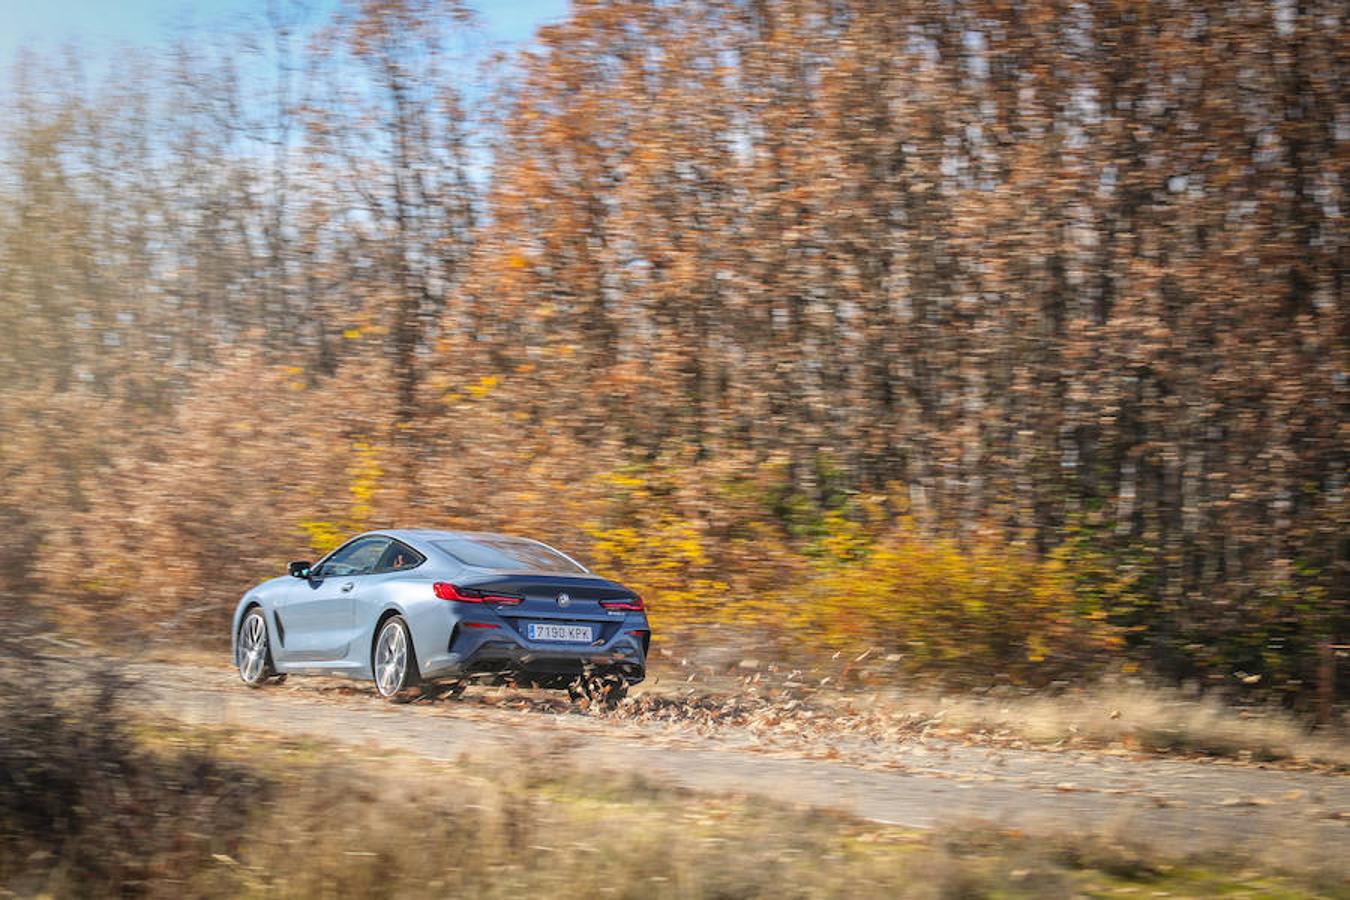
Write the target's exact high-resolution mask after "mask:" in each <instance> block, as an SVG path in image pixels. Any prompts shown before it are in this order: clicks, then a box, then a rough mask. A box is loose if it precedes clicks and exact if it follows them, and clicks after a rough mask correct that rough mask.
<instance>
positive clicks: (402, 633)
mask: <svg viewBox="0 0 1350 900" xmlns="http://www.w3.org/2000/svg"><path fill="white" fill-rule="evenodd" d="M371 669H372V670H373V672H374V674H375V690H377V691H379V693H380V696H381V697H384V698H385V699H386V700H398V699H402V698H403V696H404V695H405V692H406V691H407V690H408V689H409V688H411V687H415V686H416V685H417V683H418V681H420V680H421V679H420V677H419V675H418V672H417V657H416V656H415V655H414V654H413V646H412V637H411V635H409V633H408V623H407V622H405V621H404V619H403V617H402V616H390V617H389V618H388V619H387V620H385V623H384V624H383V625H381V626H380V633H379V635H378V636H377V637H376V638H375V649H374V651H373V652H372V653H371Z"/></svg>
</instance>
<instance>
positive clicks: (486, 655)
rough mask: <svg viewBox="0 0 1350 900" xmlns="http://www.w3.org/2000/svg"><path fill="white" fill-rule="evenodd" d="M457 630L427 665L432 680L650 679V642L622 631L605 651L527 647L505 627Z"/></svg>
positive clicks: (549, 683)
mask: <svg viewBox="0 0 1350 900" xmlns="http://www.w3.org/2000/svg"><path fill="white" fill-rule="evenodd" d="M477 631H478V630H477V629H472V628H456V629H455V630H454V631H453V632H452V633H451V635H450V641H449V643H448V645H447V647H446V652H445V653H444V654H437V655H436V656H434V657H432V658H431V659H428V660H426V661H425V662H424V663H423V665H422V667H421V668H422V673H421V674H422V676H423V677H424V678H426V679H428V680H442V681H448V680H453V679H456V678H467V677H470V676H485V677H486V678H487V680H489V681H515V682H520V683H525V684H537V685H539V686H540V687H561V686H563V685H565V684H567V683H568V682H570V681H572V680H573V679H575V678H576V677H577V676H579V675H583V674H588V673H594V672H604V673H614V674H618V675H620V676H622V677H623V679H624V680H625V681H627V682H629V683H630V684H637V683H638V682H640V681H642V680H643V679H644V678H646V675H647V659H646V652H645V650H646V647H645V643H646V642H645V641H644V640H643V639H642V638H639V637H638V636H636V635H631V634H627V633H621V634H618V635H615V636H614V638H613V639H612V640H610V641H609V642H608V643H606V644H605V645H603V646H601V647H587V648H585V649H577V648H575V647H574V648H561V647H560V648H552V647H550V648H541V647H539V646H537V645H529V644H526V643H524V642H523V641H522V640H521V639H520V638H518V637H517V636H516V635H515V634H513V633H512V632H511V631H509V630H508V629H505V628H501V629H491V630H484V631H483V632H482V633H477Z"/></svg>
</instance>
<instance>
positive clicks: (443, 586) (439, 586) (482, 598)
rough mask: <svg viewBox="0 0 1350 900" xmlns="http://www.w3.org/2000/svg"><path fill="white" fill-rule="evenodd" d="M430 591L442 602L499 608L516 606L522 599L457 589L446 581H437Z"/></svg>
mask: <svg viewBox="0 0 1350 900" xmlns="http://www.w3.org/2000/svg"><path fill="white" fill-rule="evenodd" d="M431 589H432V591H434V592H435V593H436V596H437V597H439V598H441V599H442V600H454V601H456V602H459V603H496V604H498V605H500V606H516V605H517V604H519V603H520V602H521V601H522V600H523V599H525V598H524V597H516V596H513V595H511V594H492V593H489V592H487V591H479V590H475V589H474V588H465V587H459V586H458V585H453V584H450V583H449V582H448V581H438V582H436V583H435V584H433V585H432V586H431Z"/></svg>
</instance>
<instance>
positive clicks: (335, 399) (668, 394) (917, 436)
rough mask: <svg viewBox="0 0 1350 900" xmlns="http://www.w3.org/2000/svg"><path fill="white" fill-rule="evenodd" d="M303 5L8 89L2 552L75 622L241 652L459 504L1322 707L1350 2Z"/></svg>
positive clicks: (931, 643)
mask: <svg viewBox="0 0 1350 900" xmlns="http://www.w3.org/2000/svg"><path fill="white" fill-rule="evenodd" d="M269 9H270V10H271V14H270V16H269V17H268V21H267V24H266V27H264V28H262V29H254V30H251V31H245V32H241V33H240V34H239V35H238V36H235V37H229V36H221V35H211V36H207V35H202V34H195V33H189V34H185V35H184V36H183V38H182V41H181V43H180V45H179V46H178V47H177V48H176V49H175V50H173V51H171V52H169V51H165V52H149V51H146V52H134V51H128V52H127V53H125V54H122V55H120V56H119V57H118V58H117V59H115V60H111V61H102V62H99V61H93V62H91V61H89V60H86V59H82V58H81V54H80V53H79V52H78V50H72V51H70V52H69V53H66V54H52V55H28V56H25V57H23V58H22V59H21V60H20V63H19V65H18V66H17V67H16V68H15V69H14V70H13V71H12V72H10V73H9V74H8V76H7V78H6V80H5V82H4V88H3V93H0V98H2V99H0V472H2V473H3V476H2V477H3V484H4V487H3V492H2V493H0V527H2V528H3V531H4V533H5V539H4V541H3V542H0V589H3V590H4V591H5V592H8V593H11V594H17V595H22V596H26V597H28V598H31V599H33V600H34V601H36V602H37V604H38V605H40V606H42V607H43V608H45V609H47V610H48V611H49V613H50V615H51V616H52V617H53V618H54V619H55V620H56V621H57V622H58V623H60V624H62V625H64V626H66V627H69V628H72V629H76V630H79V631H82V632H84V633H86V634H89V633H101V634H104V635H106V636H108V637H109V639H112V640H115V641H117V642H127V641H140V640H145V639H149V638H156V637H163V638H169V639H172V640H175V641H187V642H205V643H208V644H209V645H211V646H220V645H221V643H222V642H223V641H224V640H226V639H227V637H228V635H227V631H228V625H227V624H226V623H227V622H228V620H229V618H228V614H229V611H230V610H231V609H232V607H233V604H234V603H235V601H236V600H237V599H238V597H239V595H240V594H241V592H242V591H243V590H244V589H245V588H247V587H248V586H249V585H250V584H252V583H255V582H256V581H258V580H260V579H261V578H264V577H270V576H273V575H278V574H282V573H283V572H284V564H285V562H286V561H287V560H288V559H292V558H298V557H303V556H305V555H308V556H310V557H311V558H312V557H314V556H316V555H317V554H319V553H320V552H322V551H324V550H326V549H327V548H329V547H331V546H332V545H333V544H334V543H335V542H336V541H337V540H339V539H340V538H341V537H342V536H343V535H345V534H347V533H349V532H352V531H356V530H359V529H364V528H371V527H380V526H391V525H399V526H444V525H453V526H459V527H468V528H480V529H485V530H487V529H493V530H504V531H509V532H514V533H523V534H528V535H532V536H537V537H539V538H541V539H544V540H549V541H552V542H556V543H557V544H559V545H560V546H562V547H564V548H567V549H569V550H572V551H574V552H576V553H577V554H578V555H579V556H580V557H581V558H583V559H585V560H586V561H587V562H588V563H590V564H591V565H592V566H593V567H595V568H596V569H597V570H599V571H601V572H602V573H605V574H610V575H614V576H617V577H620V578H623V579H624V580H626V581H627V582H629V583H631V584H633V585H634V586H637V587H640V588H641V589H642V590H643V591H644V593H645V595H646V597H647V599H648V602H649V604H650V605H651V607H652V609H653V617H654V620H655V623H656V627H657V630H658V632H662V631H664V632H666V633H667V634H669V633H671V632H672V631H673V630H677V629H678V628H679V627H680V626H692V625H700V624H703V623H709V622H718V621H724V622H728V623H740V624H742V625H744V626H745V627H746V628H748V629H757V630H758V632H759V633H761V634H763V635H764V636H765V639H766V640H772V641H774V642H778V643H779V644H780V645H782V646H785V647H790V646H792V645H793V643H794V642H795V641H798V640H801V641H802V643H804V644H808V645H819V644H821V643H823V644H826V645H829V646H831V647H839V648H851V649H853V650H863V649H864V648H873V649H874V650H875V652H876V653H877V654H878V655H883V654H884V655H887V658H889V659H892V660H895V661H897V665H898V666H899V667H900V668H903V669H906V670H909V671H914V672H919V673H933V674H936V675H954V676H960V677H963V678H992V677H995V676H1000V675H1002V676H1006V677H1007V678H1011V679H1013V680H1015V681H1019V682H1025V683H1044V682H1046V681H1048V680H1051V679H1057V678H1065V677H1077V676H1083V675H1090V674H1092V673H1097V672H1104V671H1108V670H1115V671H1118V670H1121V669H1124V670H1126V671H1134V670H1139V671H1143V672H1147V673H1155V674H1156V675H1158V676H1160V677H1164V678H1169V679H1195V680H1197V681H1198V682H1199V683H1201V684H1204V685H1209V686H1213V687H1225V686H1226V687H1228V688H1231V689H1233V690H1255V691H1261V692H1273V694H1274V695H1275V696H1281V697H1284V698H1285V699H1286V700H1287V701H1288V702H1291V703H1294V704H1296V705H1297V704H1301V703H1303V702H1305V699H1306V697H1307V695H1308V693H1309V691H1310V689H1311V687H1312V685H1313V683H1314V679H1315V677H1316V673H1315V669H1316V665H1317V658H1318V657H1317V652H1316V647H1317V644H1318V642H1320V641H1323V640H1328V639H1331V640H1344V639H1346V638H1347V637H1348V636H1350V635H1348V633H1347V632H1350V629H1348V628H1347V625H1350V615H1348V612H1350V602H1348V598H1350V514H1348V511H1347V505H1346V489H1347V485H1346V480H1347V474H1348V473H1350V459H1348V458H1347V437H1350V435H1348V434H1347V431H1348V430H1350V429H1348V425H1347V416H1346V412H1347V407H1348V405H1350V384H1347V372H1348V371H1350V353H1348V350H1350V341H1348V339H1350V308H1348V304H1347V259H1350V256H1348V255H1347V232H1346V224H1345V209H1346V204H1347V196H1346V183H1347V177H1348V176H1350V146H1348V145H1350V97H1348V96H1347V91H1346V76H1347V65H1348V64H1350V41H1347V40H1346V38H1345V16H1346V7H1345V5H1344V4H1343V3H1341V2H1337V0H1272V2H1267V0H1223V2H1191V0H1170V2H1135V0H1129V2H1083V3H1068V2H1040V0H1012V2H1006V0H941V2H906V0H680V2H655V0H577V2H575V3H574V6H573V9H572V13H571V15H570V17H569V18H568V19H567V20H566V21H565V22H562V23H560V24H556V25H551V26H548V27H546V28H545V29H543V30H542V31H541V32H540V34H539V36H538V39H537V41H536V42H535V43H534V44H533V45H531V46H529V47H527V48H525V49H521V50H518V51H512V52H509V53H502V54H498V55H496V56H495V57H492V58H490V59H486V60H485V59H483V58H482V57H483V56H484V54H475V53H472V52H469V51H466V50H465V49H464V47H465V46H466V40H467V41H468V42H469V43H470V44H471V43H472V39H471V36H472V34H473V31H474V22H473V14H472V11H471V10H469V9H467V8H463V7H459V6H457V5H455V4H453V3H446V2H435V0H364V2H359V3H352V4H349V5H347V6H344V7H343V8H342V10H341V11H340V12H339V13H337V14H334V15H333V16H331V17H330V18H328V19H327V20H325V21H315V20H314V17H313V14H310V15H309V17H308V18H306V17H305V15H303V14H302V13H301V12H300V7H298V6H296V7H291V6H287V5H285V4H273V5H272V6H271V7H269ZM466 36H468V37H466ZM1343 668H1344V667H1343ZM1344 674H1345V673H1343V677H1344Z"/></svg>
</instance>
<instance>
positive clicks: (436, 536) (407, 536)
mask: <svg viewBox="0 0 1350 900" xmlns="http://www.w3.org/2000/svg"><path fill="white" fill-rule="evenodd" d="M369 533H370V534H382V535H385V536H386V537H392V538H398V539H399V540H401V541H435V540H446V539H452V538H469V539H473V538H507V539H509V540H517V541H534V538H527V537H521V536H520V535H515V534H502V533H501V532H497V531H452V530H450V529H446V528H380V529H376V530H374V531H371V532H369ZM534 542H535V543H539V542H538V541H534Z"/></svg>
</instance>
